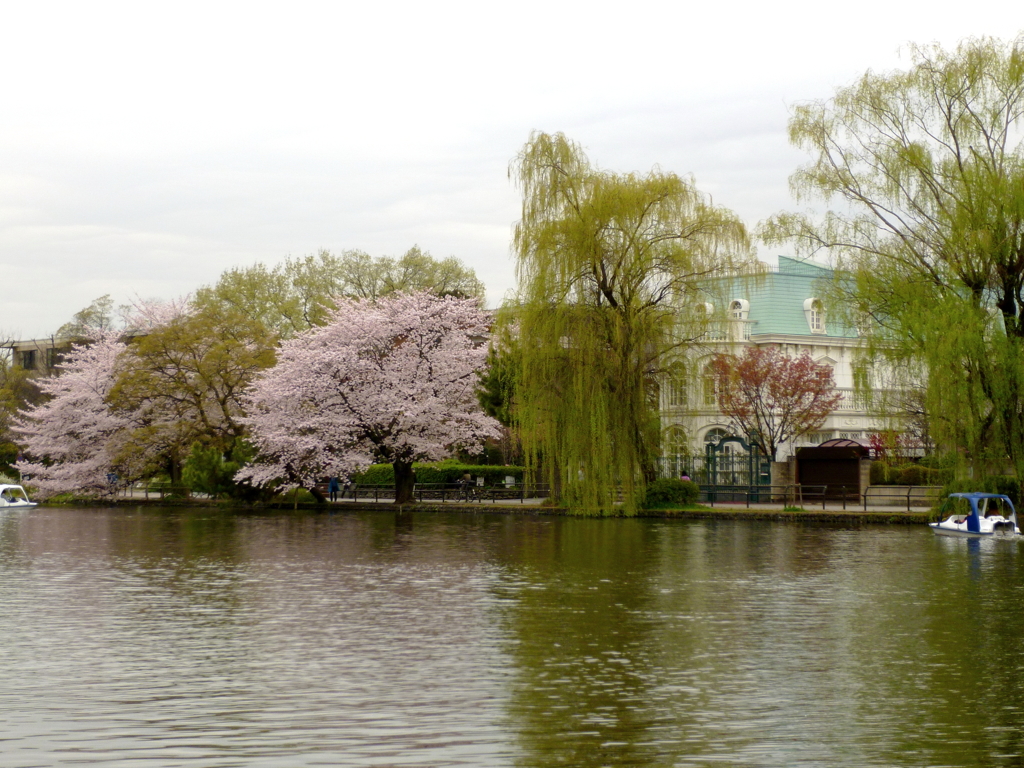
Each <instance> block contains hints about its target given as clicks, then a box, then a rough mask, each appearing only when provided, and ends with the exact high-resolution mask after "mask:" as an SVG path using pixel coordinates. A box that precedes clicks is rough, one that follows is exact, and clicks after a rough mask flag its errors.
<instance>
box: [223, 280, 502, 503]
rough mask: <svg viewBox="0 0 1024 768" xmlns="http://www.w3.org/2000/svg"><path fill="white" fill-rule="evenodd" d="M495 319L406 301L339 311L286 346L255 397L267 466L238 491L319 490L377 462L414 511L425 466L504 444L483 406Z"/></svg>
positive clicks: (439, 302) (453, 306)
mask: <svg viewBox="0 0 1024 768" xmlns="http://www.w3.org/2000/svg"><path fill="white" fill-rule="evenodd" d="M487 332H488V316H487V314H486V313H485V312H483V311H482V310H480V309H479V308H478V306H477V302H476V300H474V299H468V300H460V299H455V298H452V297H447V298H439V297H436V296H433V295H431V294H428V293H412V294H395V295H392V296H389V297H387V298H384V299H381V300H379V301H377V302H372V301H369V300H360V301H354V300H347V299H342V300H339V306H338V308H337V309H336V310H335V311H334V312H332V313H331V316H330V320H329V322H328V323H327V324H326V325H325V326H322V327H319V328H313V329H311V330H309V331H306V332H305V333H303V334H300V335H298V336H296V337H295V338H293V339H290V340H288V341H286V342H284V343H283V344H282V345H281V348H280V350H279V353H278V362H277V365H276V366H275V367H274V368H272V369H270V370H268V371H266V372H264V373H263V374H262V375H261V376H260V377H259V378H258V379H257V381H256V383H255V384H254V385H253V387H252V388H251V389H250V391H249V395H248V398H247V401H246V409H247V411H248V413H249V416H248V418H247V419H246V423H247V424H248V426H249V428H250V432H251V439H252V441H253V442H254V443H255V445H256V447H257V449H258V451H259V455H258V457H257V460H256V462H255V463H254V464H253V465H250V466H249V467H246V468H244V469H242V470H241V472H240V473H239V475H238V477H239V479H247V480H248V481H250V482H252V483H253V484H255V485H265V484H268V483H273V482H278V483H281V485H282V487H295V486H297V485H299V486H305V487H311V486H312V485H313V483H315V481H316V480H317V479H318V478H321V477H324V476H328V475H338V476H348V475H350V474H352V473H353V472H355V471H357V470H359V469H361V468H364V467H366V466H368V465H369V464H371V463H372V462H373V461H374V460H379V461H384V462H388V463H390V464H392V466H393V467H394V469H395V485H396V495H395V501H396V502H397V503H399V504H401V503H404V502H409V501H412V499H413V483H414V477H413V471H412V465H413V462H415V461H436V460H440V459H443V458H446V457H447V456H450V455H451V453H452V451H453V450H455V449H456V448H460V447H470V446H473V445H478V444H479V443H480V442H481V441H482V440H483V439H484V438H487V437H495V436H497V435H499V433H500V425H499V424H498V422H496V421H495V420H494V419H492V418H490V417H489V416H487V415H485V414H484V413H483V411H482V410H481V409H480V406H479V403H478V401H477V397H476V386H477V380H478V379H477V371H478V370H479V369H480V368H481V367H482V366H483V365H484V361H485V359H486V355H487V351H486V347H485V346H483V345H482V344H480V343H478V342H479V340H480V339H481V338H482V337H484V336H485V335H486V334H487Z"/></svg>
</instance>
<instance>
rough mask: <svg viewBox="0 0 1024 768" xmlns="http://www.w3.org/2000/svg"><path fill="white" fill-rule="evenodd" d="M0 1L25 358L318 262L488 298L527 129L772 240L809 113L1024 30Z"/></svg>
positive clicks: (470, 7) (575, 5)
mask: <svg viewBox="0 0 1024 768" xmlns="http://www.w3.org/2000/svg"><path fill="white" fill-rule="evenodd" d="M3 7H4V12H3V16H2V19H3V23H2V24H0V70H2V72H3V83H4V88H3V101H2V104H3V113H2V118H0V263H2V268H3V277H4V281H3V284H4V288H5V291H4V297H3V299H2V300H0V334H2V335H4V336H8V337H9V336H18V337H22V338H26V337H33V336H45V335H47V334H50V333H52V332H53V331H55V330H56V329H57V327H59V326H60V325H61V324H62V323H64V322H65V321H67V320H68V319H69V318H70V317H71V315H72V314H73V313H74V312H76V311H77V310H79V309H81V308H82V307H85V306H86V305H88V304H89V302H90V301H92V300H93V299H94V298H97V297H98V296H101V295H103V294H107V293H109V294H111V295H112V296H113V297H114V299H115V300H116V301H118V302H126V301H128V300H130V299H131V298H132V297H136V296H137V297H141V298H172V297H176V296H180V295H182V294H186V293H188V292H190V291H193V290H194V289H195V288H197V287H198V286H200V285H203V284H207V283H211V282H214V281H215V280H216V279H217V277H218V275H219V274H220V273H221V272H222V271H223V270H224V269H227V268H229V267H232V266H239V265H248V264H252V263H254V262H256V261H265V262H268V263H275V262H277V261H280V260H281V259H283V258H284V257H285V256H287V255H294V256H301V255H303V254H307V253H313V252H315V251H316V250H318V249H320V248H327V249H330V250H334V251H341V250H344V249H349V248H358V249H362V250H364V251H367V252H368V253H370V254H372V255H375V256H380V255H400V254H402V253H403V252H404V251H405V250H407V249H408V248H409V247H410V246H412V245H413V244H418V245H419V246H420V247H421V248H423V249H424V250H426V251H429V252H430V253H431V254H432V255H434V256H437V257H445V256H450V255H455V256H457V257H459V258H460V259H462V260H463V261H465V262H466V263H467V264H468V265H469V266H471V267H472V268H473V269H475V270H476V273H477V275H478V276H479V277H480V278H481V279H482V280H483V281H484V282H485V283H486V285H487V288H488V301H489V304H490V305H491V306H496V305H497V304H498V303H500V301H501V299H502V297H503V296H504V294H505V292H506V291H508V290H509V289H510V288H511V287H512V286H513V282H514V273H513V265H512V260H511V257H510V253H509V238H510V232H511V227H512V225H513V223H514V222H515V220H516V219H517V218H518V206H519V199H518V194H517V191H516V189H515V188H514V187H513V185H512V184H511V183H510V182H509V180H508V164H509V161H510V160H511V158H512V157H514V156H515V154H516V153H517V152H518V151H519V149H520V148H521V147H522V145H523V143H524V142H525V141H526V140H527V138H528V137H529V135H530V132H531V131H533V130H543V131H548V132H556V131H561V132H563V133H565V134H566V135H568V136H569V137H570V138H572V139H575V140H576V141H578V142H580V143H581V144H582V145H583V146H584V147H585V148H586V150H587V153H588V155H589V156H590V158H591V160H592V161H594V162H595V163H596V164H597V165H599V166H601V167H602V168H606V169H609V170H618V171H632V170H638V171H646V170H649V169H650V168H651V167H652V166H654V165H656V164H657V165H660V166H661V168H662V169H664V170H668V171H674V172H677V173H680V174H692V175H693V176H694V177H695V178H696V181H697V185H698V187H699V188H701V189H702V190H704V191H706V192H710V193H711V194H712V195H713V196H714V199H715V201H716V203H718V204H721V205H726V206H728V207H731V208H733V209H734V210H736V211H737V212H738V213H739V214H740V215H741V217H742V218H743V219H744V220H745V221H746V222H747V223H748V224H749V225H755V224H756V223H757V222H758V221H759V220H761V219H763V218H765V217H766V216H768V215H770V214H772V213H774V212H776V211H778V210H781V209H785V208H792V207H793V203H792V201H791V198H790V195H789V190H788V176H789V174H790V173H791V172H792V171H793V170H794V169H795V168H796V167H797V166H798V165H799V164H800V163H802V162H804V161H805V159H806V158H805V157H804V156H802V155H801V153H800V152H798V151H797V150H795V149H793V148H791V147H790V146H789V145H788V142H787V138H786V123H787V119H788V116H789V112H790V109H791V107H792V105H794V104H795V103H798V102H801V101H806V100H812V99H823V98H828V97H829V96H830V95H831V94H832V92H833V91H834V89H835V88H836V87H837V86H840V85H845V84H847V83H849V82H851V81H852V80H853V79H854V78H856V77H857V76H858V75H860V74H862V73H863V72H864V71H865V70H867V69H874V70H890V69H893V68H897V67H900V66H905V65H906V63H907V61H908V59H907V57H906V51H905V48H904V47H905V44H906V43H907V42H911V41H912V42H922V43H925V42H932V41H937V42H940V43H942V44H943V45H947V46H954V45H955V44H956V43H957V42H958V41H959V40H960V39H962V38H964V37H967V36H971V35H994V36H997V37H1001V38H1004V39H1009V38H1012V37H1014V36H1015V35H1016V34H1018V33H1019V32H1020V31H1022V30H1024V4H1022V3H1019V2H1007V1H1006V0H1003V1H1002V2H990V0H978V2H973V3H970V4H967V5H965V4H964V3H962V2H957V3H951V2H932V3H923V2H916V3H907V2H901V1H900V0H886V1H885V2H881V1H880V0H868V1H867V2H859V3H823V2H820V0H818V1H816V2H813V3H812V2H790V3H785V2H784V3H781V4H779V3H775V4H770V3H751V4H749V5H743V4H734V3H718V4H713V3H702V4H701V5H700V7H698V6H697V5H696V4H694V3H684V2H674V3H670V2H650V1H649V0H631V1H630V2H622V1H621V0H620V1H619V2H615V3H611V2H603V1H596V2H595V1H591V2H586V3H584V2H559V0H546V1H544V2H540V1H534V0H517V2H493V3H490V4H487V3H479V2H472V3H471V2H455V1H453V0H438V1H437V2H434V3H424V2H377V3H369V2H360V3H348V2H335V3H301V2H289V3H258V2H247V3H240V2H239V3H235V2H230V3H217V2H203V3H188V2H175V3H159V2H150V3H139V2H130V3H102V2H95V1H94V2H89V3H83V2H74V3H47V2H31V3H29V2H24V3H14V2H9V3H4V6H3ZM901 48H904V51H903V54H902V56H901ZM760 253H761V255H762V256H765V257H770V256H771V255H772V254H771V253H769V252H766V251H765V249H764V248H763V247H762V248H761V249H760Z"/></svg>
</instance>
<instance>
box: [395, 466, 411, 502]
mask: <svg viewBox="0 0 1024 768" xmlns="http://www.w3.org/2000/svg"><path fill="white" fill-rule="evenodd" d="M391 466H392V467H394V468H395V504H410V503H412V502H413V501H415V500H416V499H415V498H414V497H413V489H414V487H415V485H416V474H415V473H414V472H413V471H412V462H411V461H396V462H393V463H392V465H391Z"/></svg>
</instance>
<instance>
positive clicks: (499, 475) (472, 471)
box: [352, 459, 523, 485]
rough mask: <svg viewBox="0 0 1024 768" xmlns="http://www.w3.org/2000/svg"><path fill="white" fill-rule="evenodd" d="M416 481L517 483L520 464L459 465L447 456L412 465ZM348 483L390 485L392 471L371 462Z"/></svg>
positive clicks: (433, 482) (392, 481) (520, 472)
mask: <svg viewBox="0 0 1024 768" xmlns="http://www.w3.org/2000/svg"><path fill="white" fill-rule="evenodd" d="M413 470H414V471H415V472H416V482H417V483H425V484H428V485H433V484H437V483H457V482H459V480H461V479H462V476H463V475H466V474H468V475H470V476H471V477H473V478H477V477H483V478H484V483H485V484H487V485H503V484H504V482H505V478H506V477H509V476H511V477H514V478H515V480H516V482H517V483H521V482H522V481H523V468H522V467H505V466H491V465H480V464H462V463H460V462H458V461H453V460H451V459H449V460H447V461H440V462H436V463H433V464H413ZM352 482H354V483H357V484H359V485H394V483H395V470H394V467H392V466H391V465H390V464H374V465H373V466H371V467H368V468H367V469H366V471H364V472H359V473H357V474H355V475H353V476H352Z"/></svg>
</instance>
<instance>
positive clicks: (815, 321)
mask: <svg viewBox="0 0 1024 768" xmlns="http://www.w3.org/2000/svg"><path fill="white" fill-rule="evenodd" d="M804 316H805V317H806V318H807V326H808V327H809V328H810V329H811V333H825V310H824V309H823V308H822V306H821V301H819V300H818V299H807V300H806V301H805V302H804Z"/></svg>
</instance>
